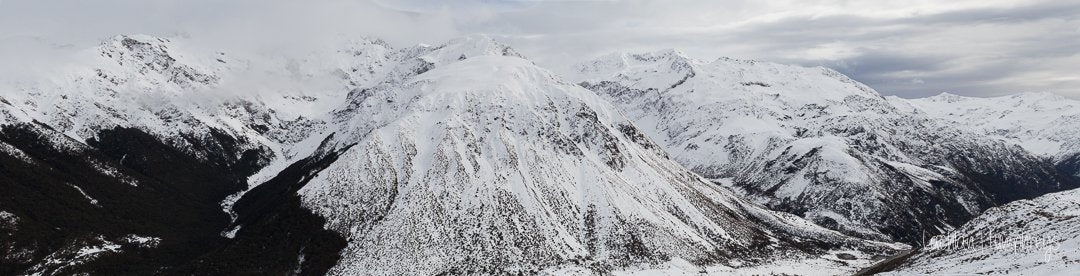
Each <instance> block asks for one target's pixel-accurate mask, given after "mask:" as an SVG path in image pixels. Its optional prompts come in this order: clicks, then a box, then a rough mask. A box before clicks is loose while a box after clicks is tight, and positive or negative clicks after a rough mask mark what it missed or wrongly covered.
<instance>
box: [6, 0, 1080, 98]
mask: <svg viewBox="0 0 1080 276" xmlns="http://www.w3.org/2000/svg"><path fill="white" fill-rule="evenodd" d="M954 2H956V3H961V4H957V5H952V6H949V8H943V7H939V6H948V5H947V4H952V3H954ZM889 4H892V2H890V3H877V4H874V5H869V4H865V2H849V1H832V0H821V1H798V2H790V3H781V4H778V3H770V2H764V1H748V0H747V1H743V0H738V1H691V0H674V1H649V0H623V1H541V0H501V1H500V0H464V1H453V2H446V1H434V0H404V1H389V0H376V1H374V2H370V1H344V0H331V1H318V2H290V1H254V0H241V1H228V2H222V1H210V0H195V1H123V0H104V1H95V2H86V1H58V2H53V1H49V2H46V1H27V0H17V1H16V0H4V1H3V2H0V43H2V42H3V41H6V40H10V39H13V38H16V37H47V38H48V39H50V40H52V41H58V43H60V44H65V43H76V44H77V43H79V42H85V41H95V40H96V39H101V38H104V37H108V36H111V35H115V34H121V33H147V34H151V35H162V36H169V35H174V34H189V35H191V36H193V37H197V38H200V40H201V41H211V42H213V43H210V44H212V45H207V47H255V46H258V47H275V48H283V49H306V48H311V47H320V46H323V45H325V44H327V43H331V42H332V41H333V39H335V38H336V37H337V36H340V35H346V36H354V35H366V36H375V37H380V38H384V39H386V40H388V41H390V42H391V43H394V44H397V45H399V46H404V45H407V44H414V43H420V42H427V43H438V42H440V41H443V40H445V39H448V38H450V37H453V36H458V35H463V34H468V33H487V34H489V35H491V36H493V37H495V38H496V39H499V40H502V41H504V42H507V43H508V44H511V45H512V46H514V47H515V48H517V49H518V50H519V51H520V52H522V53H524V54H525V55H526V56H529V57H530V58H532V59H534V60H536V61H537V62H538V63H540V64H542V65H545V66H548V67H551V68H553V69H555V70H556V71H560V70H565V68H568V67H569V65H570V64H573V63H576V62H579V61H582V60H585V59H587V58H591V57H593V56H597V55H601V54H606V53H608V52H613V51H650V50H658V49H664V48H677V49H681V50H683V51H685V52H687V53H689V54H691V55H692V56H695V57H698V58H701V59H706V60H707V59H714V58H717V57H720V56H729V57H735V58H748V59H757V60H766V61H776V62H782V63H796V64H802V65H808V66H818V65H821V66H827V67H833V68H835V69H837V70H838V71H841V72H843V73H845V74H849V75H850V76H851V77H852V78H854V79H856V80H860V81H863V82H865V83H867V84H869V85H870V86H872V87H875V88H876V89H877V90H878V91H880V92H881V93H883V94H891V95H900V96H903V97H919V96H925V95H930V94H936V93H938V92H943V91H948V92H953V93H957V94H965V95H1000V94H1006V93H1016V92H1026V91H1051V92H1057V93H1060V94H1064V95H1068V96H1073V97H1080V83H1077V81H1076V80H1073V79H1075V78H1076V77H1077V76H1076V74H1075V73H1073V72H1078V71H1080V56H1078V54H1077V53H1078V52H1080V3H1077V2H1071V1H1023V2H1015V1H1014V2H1006V3H1004V4H1002V3H997V2H993V1H970V2H965V1H950V3H940V4H932V5H927V4H926V3H925V2H918V1H913V2H903V3H900V4H893V5H892V6H885V5H889ZM879 6H880V7H879ZM907 6H918V7H920V8H918V9H915V10H913V11H912V12H910V13H904V14H897V13H890V12H892V11H893V10H895V9H899V8H907ZM0 49H3V48H0Z"/></svg>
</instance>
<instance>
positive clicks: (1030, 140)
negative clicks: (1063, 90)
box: [907, 92, 1080, 158]
mask: <svg viewBox="0 0 1080 276" xmlns="http://www.w3.org/2000/svg"><path fill="white" fill-rule="evenodd" d="M907 102H909V103H910V104H912V105H913V106H916V107H917V108H919V110H921V111H923V112H925V113H926V114H929V115H930V116H934V117H937V118H941V119H944V120H948V121H953V122H956V123H957V124H959V125H961V126H964V127H967V128H972V129H975V130H976V131H980V132H984V133H986V134H988V135H991V136H993V137H997V138H1001V139H1004V140H1006V141H1010V142H1012V143H1015V144H1018V145H1021V146H1023V147H1024V148H1025V149H1027V150H1029V151H1031V152H1034V153H1037V154H1042V155H1046V156H1051V157H1056V158H1064V157H1068V156H1070V155H1075V154H1076V153H1077V152H1080V101H1077V100H1073V99H1069V98H1065V97H1063V96H1061V95H1057V94H1053V93H1045V92H1040V93H1020V94H1015V95H1009V96H1000V97H991V98H978V97H964V96H958V95H952V94H941V95H937V96H933V97H928V98H922V99H911V100H908V101H907Z"/></svg>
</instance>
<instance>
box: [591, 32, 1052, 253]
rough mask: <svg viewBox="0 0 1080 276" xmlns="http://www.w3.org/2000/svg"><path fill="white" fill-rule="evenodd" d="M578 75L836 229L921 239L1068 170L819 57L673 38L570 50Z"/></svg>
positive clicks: (684, 155)
mask: <svg viewBox="0 0 1080 276" xmlns="http://www.w3.org/2000/svg"><path fill="white" fill-rule="evenodd" d="M578 68H579V73H578V76H577V79H578V80H579V81H580V82H581V85H582V86H584V87H586V88H589V89H590V90H593V91H596V92H597V93H599V94H600V95H602V96H603V97H605V98H607V99H609V100H610V101H612V102H614V103H615V104H616V106H618V108H619V110H620V111H621V112H623V113H625V114H627V116H628V117H630V118H631V119H632V120H633V121H634V122H635V123H636V124H637V125H638V126H640V127H641V128H642V129H643V132H644V133H646V134H647V136H649V137H651V138H653V139H654V140H656V141H657V142H658V144H659V145H660V146H661V147H662V148H664V149H665V150H666V151H667V152H669V153H670V154H671V155H672V158H673V159H675V160H677V161H678V162H679V163H681V164H683V165H685V166H687V167H689V168H690V169H692V170H693V171H694V172H697V173H699V174H701V175H703V176H705V177H707V178H710V179H712V180H713V181H715V182H716V183H721V184H726V185H732V186H734V187H737V188H738V189H739V191H741V192H742V194H744V195H747V196H749V197H751V198H753V199H754V200H755V201H757V202H760V203H763V204H766V205H768V206H770V207H772V208H774V209H778V210H784V211H789V212H793V213H796V214H799V215H801V216H803V217H805V218H808V219H810V220H812V221H814V222H817V223H819V224H821V225H824V226H827V227H830V228H832V229H837V230H840V231H843V232H845V233H848V234H852V235H858V236H862V237H867V238H873V239H880V240H898V241H904V242H909V243H918V242H921V241H922V240H923V239H924V238H925V237H929V236H932V235H934V234H937V233H941V232H943V231H945V230H948V229H951V228H953V227H956V226H959V225H960V224H961V223H963V222H964V221H966V220H968V219H970V218H972V217H974V216H975V215H977V214H979V213H980V212H981V211H982V210H984V209H985V208H988V207H990V206H993V205H997V204H1000V203H1003V202H1007V201H1010V200H1014V199H1018V198H1025V197H1033V196H1037V195H1040V194H1042V193H1046V192H1051V191H1057V190H1060V189H1061V188H1062V187H1063V186H1070V185H1073V183H1071V182H1069V179H1066V178H1064V177H1063V176H1062V175H1061V174H1059V173H1058V172H1057V171H1056V170H1055V168H1054V167H1053V166H1052V164H1049V163H1047V162H1043V161H1042V160H1040V159H1039V158H1038V157H1036V156H1033V155H1031V154H1028V153H1027V152H1025V151H1024V150H1023V149H1021V148H1019V147H1016V146H1012V145H1011V144H1007V143H1003V142H1000V141H997V140H993V139H986V138H984V137H981V133H977V132H971V131H964V130H961V129H957V128H956V127H954V126H953V125H952V124H951V123H945V122H941V121H938V120H935V119H932V118H931V117H928V116H926V115H924V114H919V113H916V112H912V111H911V110H905V109H901V108H898V107H896V106H895V105H894V104H892V103H890V102H889V101H887V100H886V99H885V98H883V97H881V96H880V95H879V94H877V93H876V92H875V91H874V90H872V89H870V88H869V87H866V86H865V85H862V84H860V83H858V82H855V81H853V80H851V79H849V78H847V77H846V76H843V75H841V74H840V73H837V72H836V71H833V70H830V69H826V68H820V67H817V68H806V67H798V66H787V65H780V64H773V63H765V62H756V61H745V60H734V59H726V58H722V59H719V60H716V61H712V62H703V61H698V60H694V59H692V58H689V57H687V56H686V55H684V54H682V53H680V52H678V51H673V50H667V51H659V52H653V53H643V54H612V55H608V56H604V57H601V58H598V59H596V60H593V61H587V62H584V63H582V64H581V65H580V66H579V67H578Z"/></svg>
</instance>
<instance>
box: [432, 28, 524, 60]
mask: <svg viewBox="0 0 1080 276" xmlns="http://www.w3.org/2000/svg"><path fill="white" fill-rule="evenodd" d="M421 48H425V49H424V50H425V51H424V52H425V53H423V54H421V55H420V56H419V57H418V58H419V59H421V60H423V61H426V62H429V63H432V64H435V65H440V64H446V63H450V62H455V61H458V60H464V59H467V58H470V57H477V56H513V57H522V56H521V54H519V53H518V52H517V51H515V50H514V49H513V48H510V46H508V45H506V44H503V43H500V42H497V41H495V40H494V39H492V38H491V37H489V36H487V35H482V34H474V35H468V36H463V37H458V38H455V39H452V40H450V41H448V42H446V43H444V44H442V45H439V46H435V47H421Z"/></svg>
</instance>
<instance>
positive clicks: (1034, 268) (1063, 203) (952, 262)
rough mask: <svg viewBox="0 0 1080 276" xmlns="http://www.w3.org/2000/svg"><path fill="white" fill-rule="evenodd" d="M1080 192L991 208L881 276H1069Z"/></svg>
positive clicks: (1078, 253)
mask: <svg viewBox="0 0 1080 276" xmlns="http://www.w3.org/2000/svg"><path fill="white" fill-rule="evenodd" d="M1077 270H1080V190H1070V191H1065V192H1058V193H1053V194H1047V195H1044V196H1040V197H1038V198H1035V199H1032V200H1020V201H1016V202H1013V203H1009V204H1006V205H1003V206H999V207H994V208H991V209H989V210H987V211H986V212H985V213H983V214H982V215H980V216H979V217H977V218H975V219H974V220H972V221H971V222H968V223H967V224H965V225H964V226H963V227H961V228H958V229H956V230H955V231H952V232H949V233H948V234H946V235H942V236H938V237H934V239H933V240H932V241H931V242H930V243H929V244H928V245H927V246H926V247H924V248H922V249H920V250H919V251H918V252H917V253H916V254H915V255H914V256H913V257H911V258H910V259H908V261H907V262H906V263H905V264H903V265H901V266H900V267H899V268H898V269H896V270H895V271H894V272H891V273H886V275H912V274H932V275H961V274H962V275H974V274H979V275H1075V274H1076V271H1077Z"/></svg>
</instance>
